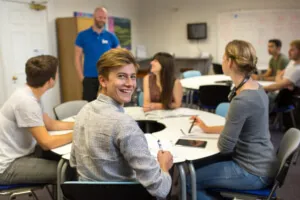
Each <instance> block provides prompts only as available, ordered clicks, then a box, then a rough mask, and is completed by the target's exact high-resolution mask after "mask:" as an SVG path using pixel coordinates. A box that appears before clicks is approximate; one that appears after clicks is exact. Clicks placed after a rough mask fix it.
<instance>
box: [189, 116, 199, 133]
mask: <svg viewBox="0 0 300 200" xmlns="http://www.w3.org/2000/svg"><path fill="white" fill-rule="evenodd" d="M193 117H194V120H193V122H192V124H191V127H190V129H189V132H188V133H191V131H192V128H193V126H194V124H195V122H196V120H197V117H196V116H192V117H191V118H193Z"/></svg>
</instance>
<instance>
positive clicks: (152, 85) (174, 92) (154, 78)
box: [144, 52, 182, 112]
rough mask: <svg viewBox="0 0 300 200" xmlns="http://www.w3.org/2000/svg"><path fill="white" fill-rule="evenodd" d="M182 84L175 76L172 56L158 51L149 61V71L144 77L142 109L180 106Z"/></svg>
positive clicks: (149, 109)
mask: <svg viewBox="0 0 300 200" xmlns="http://www.w3.org/2000/svg"><path fill="white" fill-rule="evenodd" d="M181 100H182V86H181V83H180V81H179V79H176V78H175V61H174V57H173V56H172V55H170V54H168V53H164V52H159V53H157V54H155V55H154V57H153V59H152V61H151V73H150V74H148V75H147V76H145V78H144V111H145V112H147V111H151V110H161V109H175V108H179V107H180V106H181Z"/></svg>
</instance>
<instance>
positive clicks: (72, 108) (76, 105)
mask: <svg viewBox="0 0 300 200" xmlns="http://www.w3.org/2000/svg"><path fill="white" fill-rule="evenodd" d="M87 103H88V102H87V101H84V100H76V101H67V102H65V103H62V104H59V105H57V106H55V107H54V108H53V111H54V114H55V117H56V119H58V120H63V119H65V118H68V117H72V116H74V115H77V114H78V113H79V111H80V110H81V108H82V107H83V106H84V105H85V104H87Z"/></svg>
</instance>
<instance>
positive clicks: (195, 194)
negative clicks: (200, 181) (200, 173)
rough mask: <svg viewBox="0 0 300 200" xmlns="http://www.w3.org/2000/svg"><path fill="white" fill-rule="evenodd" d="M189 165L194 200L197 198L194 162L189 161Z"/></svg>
mask: <svg viewBox="0 0 300 200" xmlns="http://www.w3.org/2000/svg"><path fill="white" fill-rule="evenodd" d="M188 165H189V170H190V175H191V186H192V200H197V182H196V172H195V168H194V165H193V163H192V162H189V163H188Z"/></svg>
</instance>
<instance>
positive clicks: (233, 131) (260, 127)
mask: <svg viewBox="0 0 300 200" xmlns="http://www.w3.org/2000/svg"><path fill="white" fill-rule="evenodd" d="M268 104H269V101H268V96H267V95H266V93H265V91H264V90H263V89H262V88H260V89H259V90H243V91H242V92H241V93H240V94H239V95H237V96H236V97H234V98H233V100H232V102H231V103H230V108H229V112H228V115H227V117H226V124H225V127H224V130H223V133H222V134H221V135H220V138H219V142H218V147H219V149H220V151H221V153H233V160H234V161H235V162H236V163H237V164H238V165H239V166H240V167H242V168H243V169H245V170H246V171H248V172H249V173H251V174H254V175H257V176H263V177H274V176H275V175H276V172H277V169H278V164H279V163H278V161H277V158H276V155H275V152H274V149H273V145H272V143H271V140H270V132H269V117H268V116H269V110H268V106H269V105H268Z"/></svg>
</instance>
